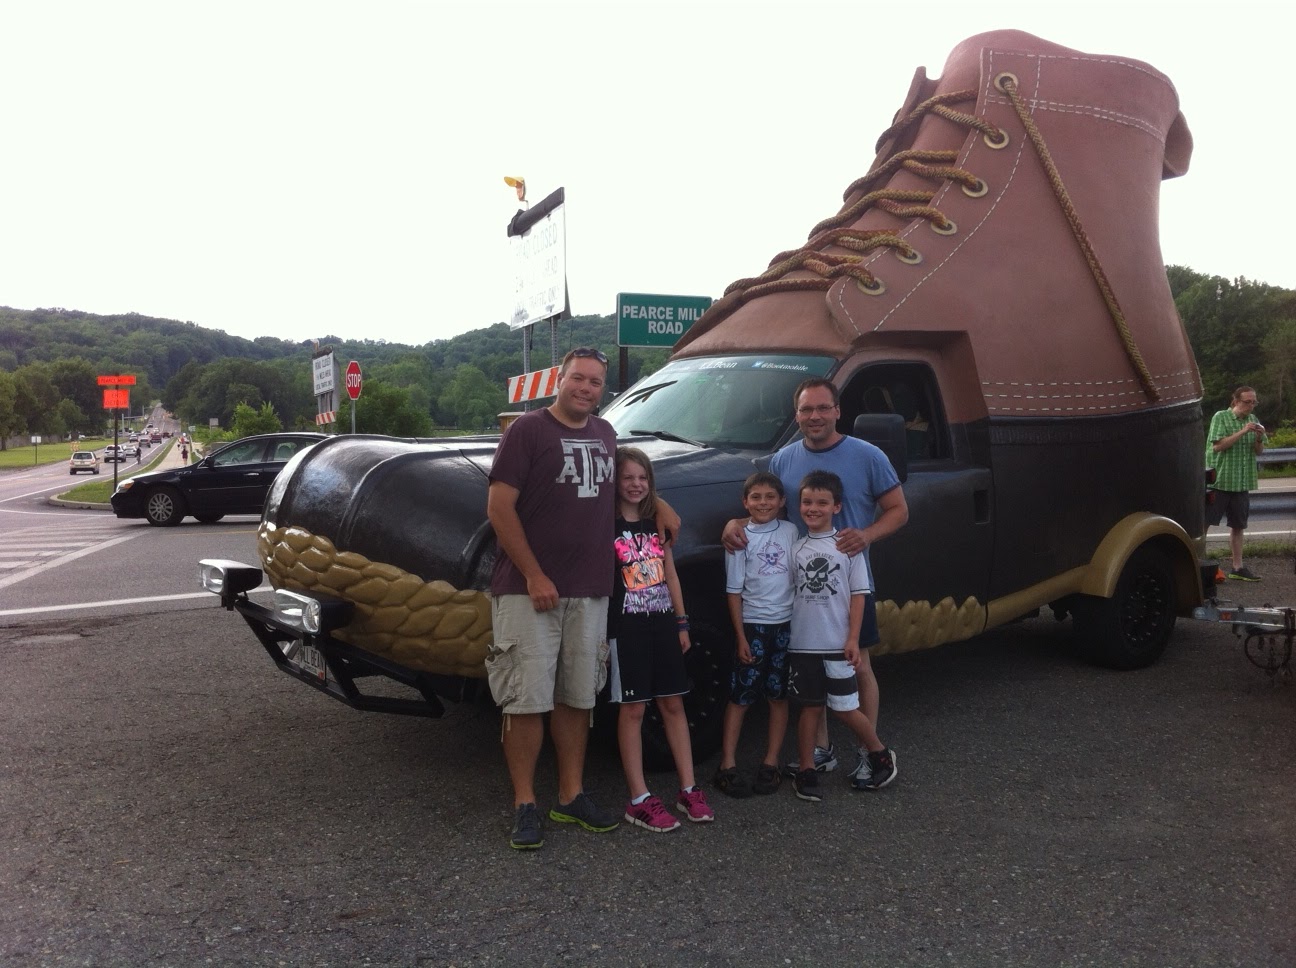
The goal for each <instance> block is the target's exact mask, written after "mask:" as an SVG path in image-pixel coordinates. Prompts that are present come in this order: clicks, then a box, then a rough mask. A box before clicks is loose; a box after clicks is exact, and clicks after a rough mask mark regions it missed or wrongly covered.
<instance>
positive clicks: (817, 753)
mask: <svg viewBox="0 0 1296 968" xmlns="http://www.w3.org/2000/svg"><path fill="white" fill-rule="evenodd" d="M865 759H867V757H866V758H865ZM814 768H815V771H816V772H818V773H831V772H832V771H833V770H835V769H837V746H836V744H834V743H829V744H828V748H827V749H824V748H823V747H822V746H816V747H815V748H814ZM785 772H786V775H787V776H796V775H797V774H798V773H800V772H801V761H800V760H793V761H792V762H790V763H788V765H787V767H786V768H785Z"/></svg>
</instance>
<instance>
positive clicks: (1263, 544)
mask: <svg viewBox="0 0 1296 968" xmlns="http://www.w3.org/2000/svg"><path fill="white" fill-rule="evenodd" d="M1293 552H1296V541H1269V540H1266V541H1243V542H1242V557H1243V558H1285V557H1290V556H1291V555H1292V554H1293ZM1231 554H1232V552H1230V551H1229V549H1228V545H1224V546H1223V547H1220V548H1211V549H1210V550H1209V551H1207V552H1206V557H1207V558H1208V559H1210V560H1211V561H1223V560H1224V559H1226V558H1228V557H1229V556H1230V555H1231Z"/></svg>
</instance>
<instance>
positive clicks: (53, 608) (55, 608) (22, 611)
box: [0, 585, 274, 618]
mask: <svg viewBox="0 0 1296 968" xmlns="http://www.w3.org/2000/svg"><path fill="white" fill-rule="evenodd" d="M273 591H274V589H273V588H271V587H270V586H268V585H267V586H266V587H264V588H254V589H252V590H251V591H250V592H248V594H249V595H268V594H270V593H271V592H273ZM186 598H213V599H216V603H217V604H219V602H220V599H219V598H217V596H216V594H215V593H214V592H182V593H180V594H176V595H153V596H150V597H148V598H116V599H113V600H112V601H107V602H73V603H71V604H68V605H38V606H35V607H34V608H7V609H0V618H4V617H6V616H8V615H39V614H40V613H42V612H70V611H73V610H75V609H81V608H112V607H113V606H115V605H147V604H149V603H150V602H178V601H182V600H184V599H186Z"/></svg>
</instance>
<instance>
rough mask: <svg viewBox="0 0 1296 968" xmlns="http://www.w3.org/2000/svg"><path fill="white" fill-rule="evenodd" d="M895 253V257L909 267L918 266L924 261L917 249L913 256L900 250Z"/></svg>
mask: <svg viewBox="0 0 1296 968" xmlns="http://www.w3.org/2000/svg"><path fill="white" fill-rule="evenodd" d="M893 251H894V252H895V257H896V258H897V259H899V260H900V261H901V262H903V263H904V264H905V265H907V266H916V265H918V264H919V263H920V262H922V260H923V257H922V253H921V252H919V251H918V250H917V249H914V250H913V254H912V255H910V254H908V253H905V252H902V251H901V250H899V249H895V250H893Z"/></svg>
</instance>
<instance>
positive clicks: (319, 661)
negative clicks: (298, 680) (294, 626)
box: [295, 645, 328, 682]
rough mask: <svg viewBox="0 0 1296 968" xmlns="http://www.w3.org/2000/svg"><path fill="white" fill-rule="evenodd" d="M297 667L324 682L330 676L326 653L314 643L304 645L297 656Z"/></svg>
mask: <svg viewBox="0 0 1296 968" xmlns="http://www.w3.org/2000/svg"><path fill="white" fill-rule="evenodd" d="M295 661H296V663H297V668H299V669H301V670H302V672H305V673H308V674H309V675H312V676H314V677H315V678H316V679H318V680H319V681H320V682H323V681H324V680H325V678H327V676H328V666H326V665H325V664H324V653H323V652H321V651H320V650H319V649H317V648H315V647H314V646H313V645H303V646H301V647H300V648H299V649H298V650H297V655H296V657H295Z"/></svg>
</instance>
